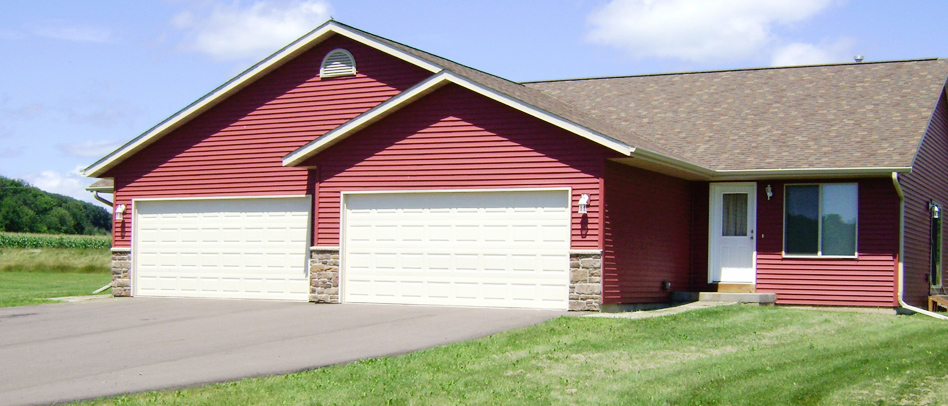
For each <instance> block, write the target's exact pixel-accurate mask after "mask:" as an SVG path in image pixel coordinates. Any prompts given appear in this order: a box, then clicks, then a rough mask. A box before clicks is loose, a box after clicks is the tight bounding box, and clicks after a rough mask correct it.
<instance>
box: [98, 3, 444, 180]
mask: <svg viewBox="0 0 948 406" xmlns="http://www.w3.org/2000/svg"><path fill="white" fill-rule="evenodd" d="M332 34H339V35H342V36H345V37H347V38H350V39H353V40H355V41H358V42H361V43H363V44H365V45H368V46H370V47H372V48H375V49H377V50H380V51H382V52H385V53H387V54H389V55H392V56H395V57H397V58H400V59H403V60H405V61H407V62H409V63H412V64H414V65H417V66H419V67H421V68H423V69H426V70H428V71H431V72H438V71H440V70H442V68H441V67H440V66H437V65H435V64H432V63H430V62H428V61H425V60H423V59H421V58H418V57H416V56H414V55H411V54H408V53H406V52H403V51H401V50H399V49H396V48H393V47H391V46H390V45H387V44H385V43H383V42H381V41H379V40H376V39H374V38H370V37H368V36H365V35H363V34H360V33H358V32H356V31H354V30H352V29H350V28H348V27H346V26H343V25H341V24H340V23H337V22H335V21H331V20H330V21H328V22H326V23H325V24H323V25H322V26H320V27H318V28H316V29H315V30H313V31H310V32H309V33H308V34H306V35H304V36H302V37H300V38H299V39H297V40H296V41H293V42H292V43H290V44H289V45H287V46H286V47H284V48H283V49H280V50H279V51H277V52H276V53H274V54H272V55H270V56H269V57H267V58H266V59H264V60H262V61H260V62H258V63H257V64H256V65H253V66H251V67H250V68H248V69H247V70H245V71H243V72H241V73H240V74H239V75H237V76H235V77H234V78H232V79H231V80H229V81H227V82H225V83H224V84H223V85H221V86H219V87H217V88H216V89H214V90H212V91H211V92H210V93H208V94H206V95H204V96H202V97H201V98H200V99H198V100H196V101H195V102H193V103H191V104H190V105H188V106H186V107H185V108H183V109H181V110H180V111H178V112H177V113H174V114H173V115H172V116H170V117H168V118H166V119H165V120H164V121H162V122H160V123H158V124H157V125H155V126H154V127H152V128H151V129H149V130H148V131H145V132H144V133H142V134H141V135H139V136H138V137H135V138H134V139H132V140H131V141H129V142H128V143H126V144H125V145H122V146H121V147H119V148H118V149H116V150H115V151H113V152H112V153H110V154H108V155H106V156H105V157H103V158H102V159H100V160H98V161H96V162H95V163H93V164H92V165H90V166H89V167H87V168H85V169H83V170H82V171H80V173H81V174H82V175H83V176H88V177H93V178H94V177H99V176H100V175H102V174H103V173H105V171H107V170H109V169H111V168H112V167H113V166H115V165H117V164H118V163H120V162H122V161H124V160H125V159H126V158H128V157H129V156H131V155H133V154H135V153H137V152H139V151H141V150H142V149H144V148H145V147H147V146H148V145H151V144H152V143H154V142H155V141H157V140H159V139H161V137H163V136H164V135H166V134H167V133H169V132H171V131H173V130H175V129H177V128H178V127H180V126H182V125H184V124H185V123H187V122H188V121H190V120H191V119H193V118H195V117H197V116H199V115H201V114H202V113H204V112H205V111H207V110H209V109H210V108H211V107H214V106H216V105H217V104H218V103H220V102H222V101H224V100H226V99H227V98H228V97H230V96H231V95H233V94H234V93H236V92H238V91H240V90H241V89H243V88H245V87H247V86H249V85H250V84H251V83H253V82H255V81H256V80H257V79H258V78H260V77H262V76H264V75H266V74H268V73H270V72H271V71H273V70H275V69H276V68H278V67H280V66H283V64H285V63H287V62H289V61H290V60H292V59H293V58H295V57H296V56H298V55H299V54H301V53H303V52H305V51H307V50H309V49H310V48H312V47H314V46H316V45H317V44H319V43H320V42H322V41H323V40H325V39H326V38H328V37H329V36H331V35H332Z"/></svg>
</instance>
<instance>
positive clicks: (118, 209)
mask: <svg viewBox="0 0 948 406" xmlns="http://www.w3.org/2000/svg"><path fill="white" fill-rule="evenodd" d="M124 214H125V205H124V204H120V205H118V206H115V219H116V220H122V218H123V215H124Z"/></svg>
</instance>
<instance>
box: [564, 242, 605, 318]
mask: <svg viewBox="0 0 948 406" xmlns="http://www.w3.org/2000/svg"><path fill="white" fill-rule="evenodd" d="M600 304H602V252H601V251H599V250H588V251H587V250H571V251H570V253H569V310H570V311H585V310H591V311H599V310H600Z"/></svg>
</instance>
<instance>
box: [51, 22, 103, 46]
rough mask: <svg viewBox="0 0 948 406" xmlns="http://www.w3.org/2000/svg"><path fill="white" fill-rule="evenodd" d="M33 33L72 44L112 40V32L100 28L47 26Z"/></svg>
mask: <svg viewBox="0 0 948 406" xmlns="http://www.w3.org/2000/svg"><path fill="white" fill-rule="evenodd" d="M33 33H34V34H36V35H39V36H41V37H47V38H55V39H62V40H66V41H73V42H109V41H111V40H112V32H111V31H109V30H108V29H106V28H100V27H78V26H72V27H69V26H62V25H55V26H53V25H47V26H42V27H37V28H34V29H33Z"/></svg>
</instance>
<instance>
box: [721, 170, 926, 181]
mask: <svg viewBox="0 0 948 406" xmlns="http://www.w3.org/2000/svg"><path fill="white" fill-rule="evenodd" d="M910 172H912V168H911V167H864V168H786V169H746V170H719V171H714V176H712V179H711V180H740V179H748V180H750V179H765V178H766V179H789V178H822V179H827V178H865V177H876V176H886V177H889V176H891V175H892V173H910Z"/></svg>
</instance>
